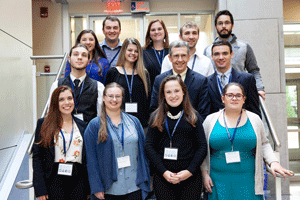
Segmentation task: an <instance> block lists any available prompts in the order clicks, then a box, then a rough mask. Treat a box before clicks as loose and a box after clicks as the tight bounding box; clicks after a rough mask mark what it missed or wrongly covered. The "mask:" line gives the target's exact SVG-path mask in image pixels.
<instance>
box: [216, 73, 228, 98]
mask: <svg viewBox="0 0 300 200" xmlns="http://www.w3.org/2000/svg"><path fill="white" fill-rule="evenodd" d="M217 81H218V85H219V88H220V93H221V94H223V88H222V85H221V81H220V79H219V77H217ZM230 82H231V74H230V76H229V80H228V83H230Z"/></svg>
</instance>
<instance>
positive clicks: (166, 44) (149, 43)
mask: <svg viewBox="0 0 300 200" xmlns="http://www.w3.org/2000/svg"><path fill="white" fill-rule="evenodd" d="M155 22H159V23H160V24H161V26H162V27H163V29H164V31H165V37H164V39H165V40H164V48H169V35H168V30H167V27H166V25H165V23H164V22H163V21H162V20H160V19H155V20H152V21H151V22H150V23H149V25H148V29H147V33H146V37H145V45H144V48H145V49H146V48H147V47H148V46H153V42H152V39H151V38H150V30H151V26H152V24H154V23H155Z"/></svg>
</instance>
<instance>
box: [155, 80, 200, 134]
mask: <svg viewBox="0 0 300 200" xmlns="http://www.w3.org/2000/svg"><path fill="white" fill-rule="evenodd" d="M168 81H177V82H178V83H179V84H180V86H181V89H182V91H183V94H184V96H183V100H182V107H183V110H184V114H183V117H184V118H185V120H186V121H187V122H189V123H190V124H191V125H192V126H193V127H195V126H196V121H197V115H196V110H195V109H194V108H193V106H192V105H191V102H190V98H189V94H188V90H187V87H186V86H185V84H184V83H183V81H182V80H181V78H179V77H178V76H176V75H171V76H167V77H166V78H164V79H163V81H162V82H161V84H160V88H159V93H158V95H159V101H158V108H157V109H156V110H155V111H154V112H153V113H152V115H151V120H150V121H153V122H152V124H151V127H152V128H154V127H157V128H158V130H159V131H161V132H162V131H163V126H162V125H163V124H164V123H165V116H166V114H167V112H168V111H169V105H168V104H167V102H166V99H165V85H166V83H167V82H168Z"/></svg>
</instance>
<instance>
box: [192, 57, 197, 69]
mask: <svg viewBox="0 0 300 200" xmlns="http://www.w3.org/2000/svg"><path fill="white" fill-rule="evenodd" d="M195 61H196V54H195V57H194V61H193V65H192V70H194V66H195Z"/></svg>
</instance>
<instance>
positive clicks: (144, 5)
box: [131, 1, 150, 13]
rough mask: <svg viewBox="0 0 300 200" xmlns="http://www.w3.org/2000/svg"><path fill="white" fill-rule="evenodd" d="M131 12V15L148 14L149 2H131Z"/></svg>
mask: <svg viewBox="0 0 300 200" xmlns="http://www.w3.org/2000/svg"><path fill="white" fill-rule="evenodd" d="M131 12H132V13H141V12H143V13H145V12H147V13H148V12H150V7H149V1H132V2H131Z"/></svg>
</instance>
